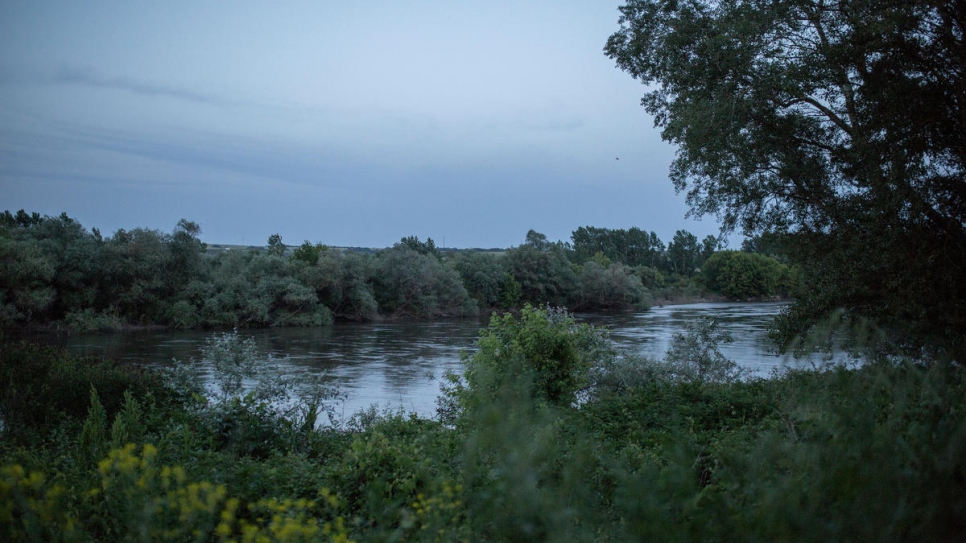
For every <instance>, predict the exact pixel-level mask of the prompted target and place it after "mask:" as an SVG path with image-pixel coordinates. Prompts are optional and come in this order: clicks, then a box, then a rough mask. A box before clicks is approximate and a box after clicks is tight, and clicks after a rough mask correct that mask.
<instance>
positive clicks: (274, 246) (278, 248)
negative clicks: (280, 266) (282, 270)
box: [268, 234, 285, 256]
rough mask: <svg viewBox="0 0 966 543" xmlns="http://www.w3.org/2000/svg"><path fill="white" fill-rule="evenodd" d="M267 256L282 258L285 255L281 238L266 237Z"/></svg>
mask: <svg viewBox="0 0 966 543" xmlns="http://www.w3.org/2000/svg"><path fill="white" fill-rule="evenodd" d="M268 254H270V255H274V256H282V255H284V254H285V244H284V243H283V242H282V236H280V235H278V234H272V235H271V236H268Z"/></svg>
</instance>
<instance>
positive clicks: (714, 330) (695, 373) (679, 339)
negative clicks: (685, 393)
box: [664, 317, 741, 383]
mask: <svg viewBox="0 0 966 543" xmlns="http://www.w3.org/2000/svg"><path fill="white" fill-rule="evenodd" d="M732 341H734V338H732V337H731V334H729V333H728V332H725V331H722V330H720V329H719V328H718V320H717V319H716V318H714V317H711V318H708V319H700V320H697V321H694V322H690V323H688V324H687V327H686V330H685V332H684V333H681V332H677V333H675V334H674V336H673V337H672V338H671V346H670V347H668V350H667V354H666V355H665V356H664V360H665V363H666V364H667V365H668V366H669V369H670V371H669V373H670V375H671V376H673V377H674V378H676V379H682V380H684V381H698V382H702V383H708V382H731V381H736V380H738V379H739V378H740V377H741V371H740V369H739V367H738V364H737V363H736V362H735V361H733V360H729V359H728V358H727V357H726V356H724V355H723V354H722V353H721V351H720V350H719V349H718V346H719V345H721V344H722V343H725V344H727V343H731V342H732Z"/></svg>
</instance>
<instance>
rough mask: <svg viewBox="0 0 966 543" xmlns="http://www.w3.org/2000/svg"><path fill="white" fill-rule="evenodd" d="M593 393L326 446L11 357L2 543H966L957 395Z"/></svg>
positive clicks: (6, 374) (0, 486) (57, 357)
mask: <svg viewBox="0 0 966 543" xmlns="http://www.w3.org/2000/svg"><path fill="white" fill-rule="evenodd" d="M526 330H530V328H527V329H526ZM538 331H539V329H538V328H533V329H532V332H533V333H536V332H538ZM524 333H527V334H528V333H531V332H524ZM494 337H496V338H498V337H500V335H496V336H494ZM550 337H553V338H557V339H561V338H559V336H553V335H551V336H550ZM522 344H529V343H528V342H523V343H522ZM533 345H540V343H533ZM500 352H502V350H501V349H494V350H488V351H486V353H488V354H487V356H491V355H499V353H500ZM531 354H533V355H536V354H539V353H531ZM538 358H539V357H538ZM538 358H535V359H534V360H536V359H538ZM486 360H488V359H486V358H483V359H479V360H477V361H476V363H477V364H484V365H483V366H479V365H478V366H476V371H477V372H480V371H484V369H485V367H487V366H486V365H485V364H487V362H486ZM500 365H501V366H502V364H500ZM598 369H599V370H602V371H595V372H594V373H593V374H592V375H594V377H593V381H592V383H593V384H594V388H593V389H592V390H593V393H592V394H590V395H589V396H588V397H586V398H585V399H584V401H582V402H581V403H580V404H579V406H578V405H577V404H569V405H568V404H562V405H559V404H558V405H556V407H554V406H552V405H548V404H547V403H546V402H542V401H537V400H536V399H535V398H534V397H532V396H531V394H532V389H530V388H529V383H530V380H529V379H526V378H523V375H516V374H510V375H508V376H507V378H506V379H505V385H502V386H499V387H496V388H491V387H490V386H489V385H487V383H491V381H487V380H486V379H484V380H482V381H480V380H479V378H481V377H482V376H485V375H486V373H485V372H484V373H477V376H478V378H477V379H476V380H473V381H471V382H469V383H467V384H466V385H465V386H468V387H470V390H471V391H477V393H485V395H486V396H487V397H491V398H493V401H488V402H484V403H466V404H462V407H459V406H460V405H461V404H459V403H457V404H456V406H457V410H456V411H453V412H451V414H452V416H453V417H454V418H452V419H451V422H450V423H448V424H446V425H444V424H442V423H440V422H438V421H433V420H427V419H420V418H414V417H408V416H405V415H403V414H401V413H397V412H379V411H378V410H373V411H370V412H368V413H364V414H361V415H359V416H357V417H353V418H351V419H350V420H347V421H346V422H345V423H344V424H343V425H342V426H340V427H332V426H316V425H315V424H310V423H308V422H309V421H315V420H317V417H318V415H319V414H323V415H324V411H321V412H320V411H311V410H302V411H296V412H291V413H290V414H288V415H286V414H284V413H282V412H280V411H277V410H275V409H272V408H268V407H266V406H264V405H260V404H258V403H246V402H242V401H239V402H238V403H234V402H231V401H229V402H227V403H226V402H225V401H224V400H219V399H218V398H208V399H207V400H206V401H203V402H199V401H198V396H196V395H195V394H188V393H185V392H186V391H185V390H182V389H179V388H177V387H173V385H171V384H169V383H166V382H164V381H163V380H159V379H158V378H157V377H156V374H153V373H152V372H147V373H146V372H143V371H141V370H136V369H135V368H133V367H130V366H125V365H119V364H117V363H116V362H111V361H105V362H103V363H97V362H95V361H94V360H93V359H85V360H83V361H82V360H80V359H78V358H75V357H72V356H70V355H66V354H64V353H62V352H59V351H56V350H51V349H48V348H30V347H28V348H23V347H21V348H18V349H4V350H3V352H2V353H0V421H2V425H0V432H2V437H3V439H0V511H5V512H6V513H5V515H6V516H5V517H3V518H4V521H3V522H0V533H2V534H3V535H4V536H5V538H6V539H7V540H10V541H31V540H36V541H61V540H72V539H80V540H93V541H112V540H119V539H127V538H137V537H141V536H143V534H148V536H149V537H150V538H151V539H153V540H165V539H172V538H188V537H190V538H191V539H192V540H196V541H220V540H225V539H226V538H241V537H243V536H246V535H247V536H248V537H253V538H254V537H257V536H264V537H265V538H266V540H267V541H287V540H289V539H288V538H289V537H290V536H291V535H293V534H297V535H299V536H300V537H301V539H300V540H307V541H387V540H393V541H403V542H407V541H413V542H415V541H420V542H421V541H462V540H485V541H494V542H501V541H516V540H518V539H519V537H520V534H528V535H527V539H528V540H531V541H600V540H604V541H641V540H674V541H692V540H699V541H704V540H725V541H727V540H732V539H734V534H741V536H740V537H741V539H743V540H746V539H761V540H788V539H795V538H796V536H800V535H802V534H807V537H808V538H809V539H812V538H814V539H819V540H823V541H840V540H852V541H922V540H936V541H955V540H958V538H959V537H960V535H961V534H962V533H963V530H964V528H966V526H964V524H963V518H964V517H963V516H962V514H961V513H962V511H964V510H966V495H964V493H963V492H962V488H961V486H962V485H961V481H962V478H963V476H964V474H966V449H964V446H966V445H964V441H963V440H962V436H964V435H966V410H964V409H963V406H964V405H966V386H964V381H963V376H962V372H961V371H957V370H955V369H954V368H941V367H930V366H922V365H904V364H900V365H896V366H886V365H869V366H867V367H864V368H860V369H853V370H849V369H843V368H837V369H834V370H831V371H825V372H817V371H798V372H791V373H786V374H784V375H782V376H781V377H774V378H771V379H765V380H755V381H733V382H732V381H723V382H716V381H702V380H697V381H680V380H676V379H673V378H668V377H667V375H666V374H665V373H662V372H661V371H657V370H658V369H659V368H650V369H647V368H645V369H646V371H644V372H643V373H641V372H638V373H628V372H627V371H626V368H622V367H620V366H619V365H617V366H614V365H608V366H600V367H599V368H598ZM505 371H515V370H513V366H507V368H506V370H505ZM537 382H540V381H537ZM92 390H93V391H96V394H94V393H92ZM475 397H480V396H475ZM455 398H457V399H458V398H460V396H459V395H457V396H455ZM313 413H314V414H313ZM896 443H902V445H903V446H902V448H901V450H899V449H896V446H895V444H896ZM139 534H140V535H139ZM283 534H289V535H283Z"/></svg>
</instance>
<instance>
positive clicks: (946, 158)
mask: <svg viewBox="0 0 966 543" xmlns="http://www.w3.org/2000/svg"><path fill="white" fill-rule="evenodd" d="M620 9H621V14H622V15H621V18H620V25H621V28H620V30H619V31H618V32H616V33H615V34H614V35H612V36H611V37H610V38H609V40H608V42H607V45H606V47H605V52H606V53H607V54H608V55H609V56H610V57H611V58H613V59H614V60H616V62H617V65H618V66H619V67H620V68H621V69H623V70H625V71H627V72H628V73H629V74H631V75H632V76H633V77H635V78H637V79H639V80H640V81H641V82H642V83H644V84H646V85H649V88H650V89H652V90H650V91H649V92H647V93H646V94H645V96H644V98H643V100H642V104H643V105H644V107H645V108H646V110H647V111H648V113H650V114H652V115H654V117H655V124H656V125H657V126H659V127H661V128H662V137H663V138H664V139H665V140H666V141H669V142H671V143H674V144H675V145H677V146H678V152H677V157H676V159H675V161H674V162H673V164H672V167H671V179H672V181H673V182H674V185H675V187H676V188H677V189H678V190H679V191H685V192H686V194H687V201H688V204H689V205H690V208H691V214H694V215H704V214H715V215H717V216H718V217H719V218H720V219H721V220H722V222H723V228H724V229H725V230H726V231H727V230H733V229H737V228H740V229H742V230H743V231H744V232H745V234H746V235H753V234H756V233H777V234H781V235H782V238H783V247H784V248H785V249H786V250H787V252H788V253H789V256H790V258H792V259H793V262H796V263H798V264H800V265H802V267H803V269H804V279H805V280H806V281H807V282H808V284H810V285H811V287H808V286H806V289H805V290H804V292H810V293H811V294H809V296H808V297H806V298H803V299H800V300H799V303H798V304H797V308H796V309H795V312H796V313H797V317H796V318H795V319H792V320H795V321H798V322H805V323H809V322H814V321H815V320H816V319H817V318H820V317H821V316H822V315H824V314H827V313H828V312H829V311H830V310H831V309H833V308H834V307H836V306H840V305H841V306H844V307H845V308H846V309H847V310H848V311H849V312H850V314H851V315H854V316H857V317H865V318H870V319H872V320H874V321H876V322H877V323H878V324H879V325H880V326H883V327H886V328H888V329H890V330H891V331H892V332H893V333H892V334H891V335H892V336H893V337H895V338H897V340H898V341H899V343H900V344H901V345H904V346H906V347H909V348H911V349H913V350H917V351H918V350H919V349H921V348H923V347H929V348H930V349H931V350H933V351H934V352H935V353H938V354H944V355H945V356H948V357H951V358H953V359H959V360H963V359H964V355H966V336H964V335H963V334H962V330H964V329H966V303H964V300H966V281H962V270H963V269H964V268H966V74H964V72H966V70H964V66H966V44H964V43H963V42H964V36H966V1H964V0H953V1H949V0H924V1H912V2H910V1H907V0H883V1H878V2H868V1H860V0H855V1H850V0H838V1H837V0H725V1H721V2H710V1H703V0H684V1H673V0H629V1H627V3H626V4H625V5H624V6H622V7H621V8H620ZM819 286H821V287H822V288H821V289H819V288H816V287H819Z"/></svg>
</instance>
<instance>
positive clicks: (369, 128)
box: [0, 0, 718, 248]
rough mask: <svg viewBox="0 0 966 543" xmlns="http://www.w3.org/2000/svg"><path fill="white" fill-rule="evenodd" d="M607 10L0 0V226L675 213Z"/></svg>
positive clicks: (529, 221)
mask: <svg viewBox="0 0 966 543" xmlns="http://www.w3.org/2000/svg"><path fill="white" fill-rule="evenodd" d="M619 4H620V3H619V2H616V1H614V2H608V1H602V0H552V1H526V0H517V1H507V2H504V1H501V0H493V1H487V2H480V1H475V2H464V1H462V0H449V1H446V2H442V1H435V2H430V1H419V0H397V1H381V0H369V1H366V2H345V1H343V2H330V1H323V0H316V1H303V2H299V1H287V2H273V3H269V2H244V1H237V2H211V1H191V2H182V1H166V2H141V1H131V0H128V1H123V2H115V1H98V2H75V1H60V2H58V1H45V2H35V1H21V0H5V1H4V2H2V3H0V210H2V209H8V210H10V211H12V212H15V211H16V210H18V209H25V210H27V211H30V212H33V211H36V212H39V213H41V214H44V215H59V214H60V213H62V212H66V213H67V214H68V215H69V216H71V217H73V218H75V219H77V220H78V221H80V222H81V223H82V224H83V225H84V226H85V227H87V228H88V229H90V228H94V227H96V228H98V229H99V230H100V231H101V232H102V233H103V234H105V235H108V234H111V233H113V232H115V231H116V230H117V229H120V228H124V229H132V228H137V227H142V228H151V229H158V230H161V231H165V232H170V231H172V230H173V229H174V227H175V225H176V224H177V222H178V220H179V219H181V218H186V219H188V220H191V221H194V222H196V223H198V224H200V225H201V228H202V233H201V236H200V237H201V239H202V240H203V241H205V242H208V243H226V244H246V245H262V244H265V243H266V241H267V239H268V237H269V236H270V235H271V234H275V233H278V234H280V235H281V236H282V239H283V241H284V242H285V243H287V244H290V245H293V244H295V245H297V244H300V243H302V242H303V241H306V240H308V241H311V242H313V243H325V244H328V245H334V246H359V247H387V246H391V245H392V244H393V243H395V242H398V241H399V240H400V238H402V237H406V236H410V235H415V236H418V237H419V238H420V239H425V238H427V237H430V238H433V240H434V241H435V242H436V244H437V245H438V246H443V247H456V248H470V247H484V248H490V247H499V248H505V247H512V246H516V245H519V244H521V243H523V241H524V238H525V236H526V233H527V231H528V230H530V229H533V230H536V231H537V232H541V233H543V234H545V235H546V236H547V237H548V238H549V239H550V240H552V241H555V240H561V241H568V240H569V239H570V233H571V232H572V231H573V230H575V229H577V228H578V227H581V226H596V227H604V228H631V227H635V226H636V227H638V228H642V229H644V230H647V231H654V232H656V233H657V234H658V236H659V237H661V239H662V240H664V241H665V242H668V241H670V239H671V237H672V236H673V235H674V233H675V232H676V231H677V230H679V229H685V230H688V231H690V232H692V233H694V234H695V235H697V236H698V237H699V238H703V237H704V236H706V235H709V234H712V235H716V234H717V233H718V224H717V222H716V221H715V219H714V217H704V218H703V219H700V220H696V219H686V218H685V215H686V213H687V206H686V204H685V202H684V196H683V195H678V194H675V191H674V188H673V186H672V185H671V182H670V181H669V180H668V169H669V165H670V162H671V160H672V159H673V157H674V148H673V147H672V146H670V145H669V144H667V143H665V142H662V141H661V138H660V133H659V131H658V129H656V128H654V122H653V119H652V118H650V117H649V116H648V115H647V114H646V112H645V111H644V109H643V108H642V107H641V105H640V99H641V97H642V96H643V94H644V92H645V91H646V89H645V87H644V86H642V85H641V84H640V82H638V81H635V80H634V79H633V78H631V77H630V76H629V75H627V74H626V73H624V72H621V71H620V70H619V69H617V68H616V67H615V64H614V61H613V60H611V59H609V58H607V56H606V55H604V53H603V47H604V44H605V42H606V40H607V37H608V36H609V35H610V34H612V33H613V32H615V31H616V30H618V28H619V27H618V22H617V20H618V17H619V12H618V10H617V8H618V6H619Z"/></svg>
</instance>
